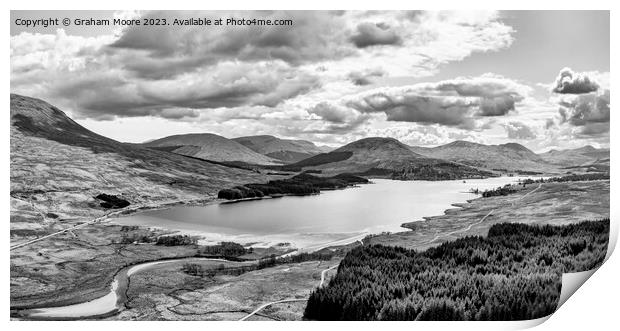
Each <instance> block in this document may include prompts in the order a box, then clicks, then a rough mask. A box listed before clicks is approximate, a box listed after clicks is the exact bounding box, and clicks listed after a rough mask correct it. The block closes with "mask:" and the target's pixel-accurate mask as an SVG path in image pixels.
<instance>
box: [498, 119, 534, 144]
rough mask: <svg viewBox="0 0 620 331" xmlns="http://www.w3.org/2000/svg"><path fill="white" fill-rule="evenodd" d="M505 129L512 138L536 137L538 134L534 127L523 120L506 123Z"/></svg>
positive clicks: (527, 138)
mask: <svg viewBox="0 0 620 331" xmlns="http://www.w3.org/2000/svg"><path fill="white" fill-rule="evenodd" d="M504 129H505V130H506V133H507V135H508V138H510V139H526V140H529V139H535V138H536V134H535V133H534V131H532V128H530V127H529V126H527V125H525V124H524V123H521V122H516V121H515V122H509V123H506V124H504Z"/></svg>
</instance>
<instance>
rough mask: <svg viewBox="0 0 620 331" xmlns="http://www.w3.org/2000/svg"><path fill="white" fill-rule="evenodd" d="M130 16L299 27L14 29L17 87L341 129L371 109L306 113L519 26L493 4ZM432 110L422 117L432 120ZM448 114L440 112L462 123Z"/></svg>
mask: <svg viewBox="0 0 620 331" xmlns="http://www.w3.org/2000/svg"><path fill="white" fill-rule="evenodd" d="M125 14H126V15H128V16H127V17H131V18H147V19H148V18H166V19H167V20H168V22H170V23H171V22H173V21H174V19H186V18H189V17H201V18H207V19H209V18H210V19H215V18H220V17H222V18H224V19H226V18H229V17H234V18H256V19H272V20H274V19H281V18H285V19H291V20H292V21H293V25H292V26H287V27H282V26H261V27H256V26H235V27H232V26H227V27H216V26H210V27H205V26H175V28H174V29H171V28H170V27H169V26H166V27H157V26H153V27H149V28H148V29H147V28H144V27H143V26H140V27H127V28H123V29H114V31H113V32H109V33H110V34H108V35H101V36H97V37H83V36H73V35H67V34H66V33H65V32H64V31H63V30H62V29H60V30H58V32H57V33H56V34H35V33H22V34H20V35H14V36H11V90H12V92H15V93H20V94H25V95H31V96H36V97H39V98H43V99H46V100H48V101H50V102H52V103H54V104H56V105H58V107H61V108H63V109H65V110H67V111H68V112H69V113H71V115H72V116H76V117H79V118H81V119H84V118H91V119H114V118H121V117H139V116H153V117H161V118H166V119H170V120H177V119H180V120H196V121H203V120H204V119H205V118H206V117H208V114H210V112H215V111H217V112H218V118H221V119H226V118H228V117H226V116H224V115H223V114H220V113H221V112H222V111H223V110H231V111H232V110H234V109H243V112H246V113H247V115H246V116H245V117H247V118H252V117H254V116H253V115H254V114H253V113H254V112H256V113H260V116H267V115H266V114H264V112H267V113H268V114H269V116H271V115H273V116H276V115H277V116H279V117H280V118H283V119H284V118H286V119H295V118H296V116H300V115H299V114H300V112H301V113H303V114H305V115H306V116H315V118H314V119H313V123H314V124H313V125H316V126H317V127H319V125H318V124H317V123H318V122H319V121H322V122H323V125H331V126H334V128H335V127H336V126H337V127H338V129H339V130H341V131H342V132H344V131H343V130H344V129H345V128H346V125H348V124H349V123H354V124H355V123H360V121H361V123H363V119H364V116H365V115H368V113H363V112H360V111H359V110H356V109H353V108H350V107H349V108H347V109H348V110H347V112H348V115H347V116H348V117H346V119H345V122H343V123H336V122H333V121H329V119H330V118H329V117H327V115H328V114H327V113H324V114H323V115H325V116H326V118H323V117H321V116H320V115H319V114H308V112H307V111H306V110H307V109H309V108H310V107H312V105H316V104H317V103H320V102H321V101H326V102H329V103H330V104H332V105H336V106H338V107H345V105H344V103H342V102H340V101H339V100H343V99H347V98H348V95H351V94H356V93H359V91H361V90H363V89H367V88H368V87H367V86H368V85H371V84H374V83H376V81H378V79H377V78H378V77H389V76H394V75H399V76H403V77H409V78H412V79H420V78H421V77H424V76H426V75H429V74H431V73H434V72H435V71H436V70H437V68H438V67H439V66H440V65H442V64H445V63H447V62H451V61H459V60H462V59H463V58H465V57H467V56H470V55H471V54H473V53H475V52H489V51H495V50H498V49H502V48H505V47H507V46H509V45H510V43H511V42H512V39H513V38H512V36H511V34H512V33H513V32H514V31H513V29H512V28H511V27H509V26H507V25H506V24H504V23H503V22H501V20H500V19H499V16H498V14H497V13H496V12H477V13H475V14H472V13H465V12H416V13H414V14H412V15H409V14H403V12H400V11H338V12H336V11H291V12H285V11H258V12H247V11H235V12H228V11H226V12H225V11H208V12H204V11H200V12H188V11H168V12H140V13H125ZM125 14H123V15H125ZM115 15H116V14H115ZM353 41H356V42H357V44H356V43H354V42H353ZM372 45H400V47H372ZM388 50H389V52H388ZM369 68H371V69H369ZM443 94H447V92H445V93H443ZM419 96H420V97H429V98H430V99H429V100H430V101H428V103H429V105H430V106H431V107H433V106H437V107H438V108H441V107H444V108H445V107H447V109H458V108H459V107H466V108H468V109H469V110H468V112H472V109H475V111H473V112H472V114H473V116H474V117H480V116H499V115H501V114H503V113H506V112H510V111H512V110H511V109H512V108H514V107H515V104H516V103H518V100H517V99H515V96H509V95H505V94H501V95H497V96H489V97H486V99H485V100H482V99H481V97H462V96H458V95H456V96H455V97H454V98H453V99H455V100H450V99H447V98H446V97H447V95H428V94H425V93H422V92H421V93H419ZM431 99H432V100H431ZM456 99H458V100H456ZM410 101H411V102H413V101H412V100H410V99H407V102H410ZM513 101H514V102H513ZM419 102H424V100H423V99H421V100H418V103H419ZM422 106H423V105H421V107H422ZM266 108H273V109H267V110H266ZM442 109H443V108H442ZM235 112H237V111H236V110H235ZM457 112H458V111H457ZM391 113H392V114H391V115H390V116H389V118H390V120H400V119H410V118H411V114H408V113H407V112H406V111H404V110H403V109H401V112H400V113H399V112H397V111H393V112H391ZM332 115H334V114H332ZM432 115H433V114H429V115H428V116H425V117H424V118H428V120H429V121H430V122H433V121H434V120H435V119H434V118H433V116H432ZM235 116H239V115H235ZM448 117H449V116H445V118H443V119H441V118H440V119H438V120H440V121H443V122H447V123H455V121H453V120H450V119H449V118H448ZM424 118H423V119H424ZM331 119H333V118H331ZM230 120H234V118H233V117H231V119H230ZM456 122H459V123H461V124H455V125H457V126H458V125H469V124H463V123H462V122H463V120H459V121H456ZM470 122H471V121H470ZM470 124H471V123H470ZM450 125H452V124H450ZM353 127H354V126H353Z"/></svg>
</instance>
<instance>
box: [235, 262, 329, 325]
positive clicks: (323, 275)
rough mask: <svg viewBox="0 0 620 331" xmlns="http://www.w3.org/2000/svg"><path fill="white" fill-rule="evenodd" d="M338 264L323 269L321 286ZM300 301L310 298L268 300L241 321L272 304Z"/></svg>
mask: <svg viewBox="0 0 620 331" xmlns="http://www.w3.org/2000/svg"><path fill="white" fill-rule="evenodd" d="M337 267H338V264H336V265H333V266H331V267H329V268H327V269H325V270H323V271H321V282H320V283H319V287H323V285H324V284H325V275H326V274H327V272H328V271H330V270H332V269H334V268H337ZM299 301H308V299H307V298H306V299H284V300H278V301H272V302H267V303H266V304H264V305H262V306H260V307H258V308H256V309H254V311H253V312H251V313H249V314H248V315H246V316H244V317H243V318H241V319H239V321H245V320H247V319H248V318H250V317H252V316H254V315H255V314H256V313H258V312H259V311H261V310H263V309H265V308H267V307H269V306H271V305H275V304H278V303H285V302H299Z"/></svg>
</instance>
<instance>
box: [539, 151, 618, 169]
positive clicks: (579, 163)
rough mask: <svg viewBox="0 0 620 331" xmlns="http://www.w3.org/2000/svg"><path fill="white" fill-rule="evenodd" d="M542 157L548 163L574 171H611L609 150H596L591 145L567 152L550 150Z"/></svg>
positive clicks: (542, 154)
mask: <svg viewBox="0 0 620 331" xmlns="http://www.w3.org/2000/svg"><path fill="white" fill-rule="evenodd" d="M540 157H541V158H542V159H543V160H545V161H546V162H548V163H551V164H554V165H557V166H561V167H563V168H566V169H571V170H573V171H577V170H579V171H609V163H610V162H609V161H610V153H609V148H594V147H592V146H590V145H587V146H584V147H580V148H576V149H565V150H554V149H552V150H550V151H548V152H546V153H541V154H540Z"/></svg>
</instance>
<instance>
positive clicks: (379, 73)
mask: <svg viewBox="0 0 620 331" xmlns="http://www.w3.org/2000/svg"><path fill="white" fill-rule="evenodd" d="M384 75H385V71H383V70H381V69H375V70H365V71H362V72H360V71H353V72H351V73H349V74H348V75H347V77H348V78H349V79H350V80H351V82H352V83H353V84H354V85H358V86H365V85H370V84H372V83H373V78H376V77H383V76H384Z"/></svg>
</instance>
